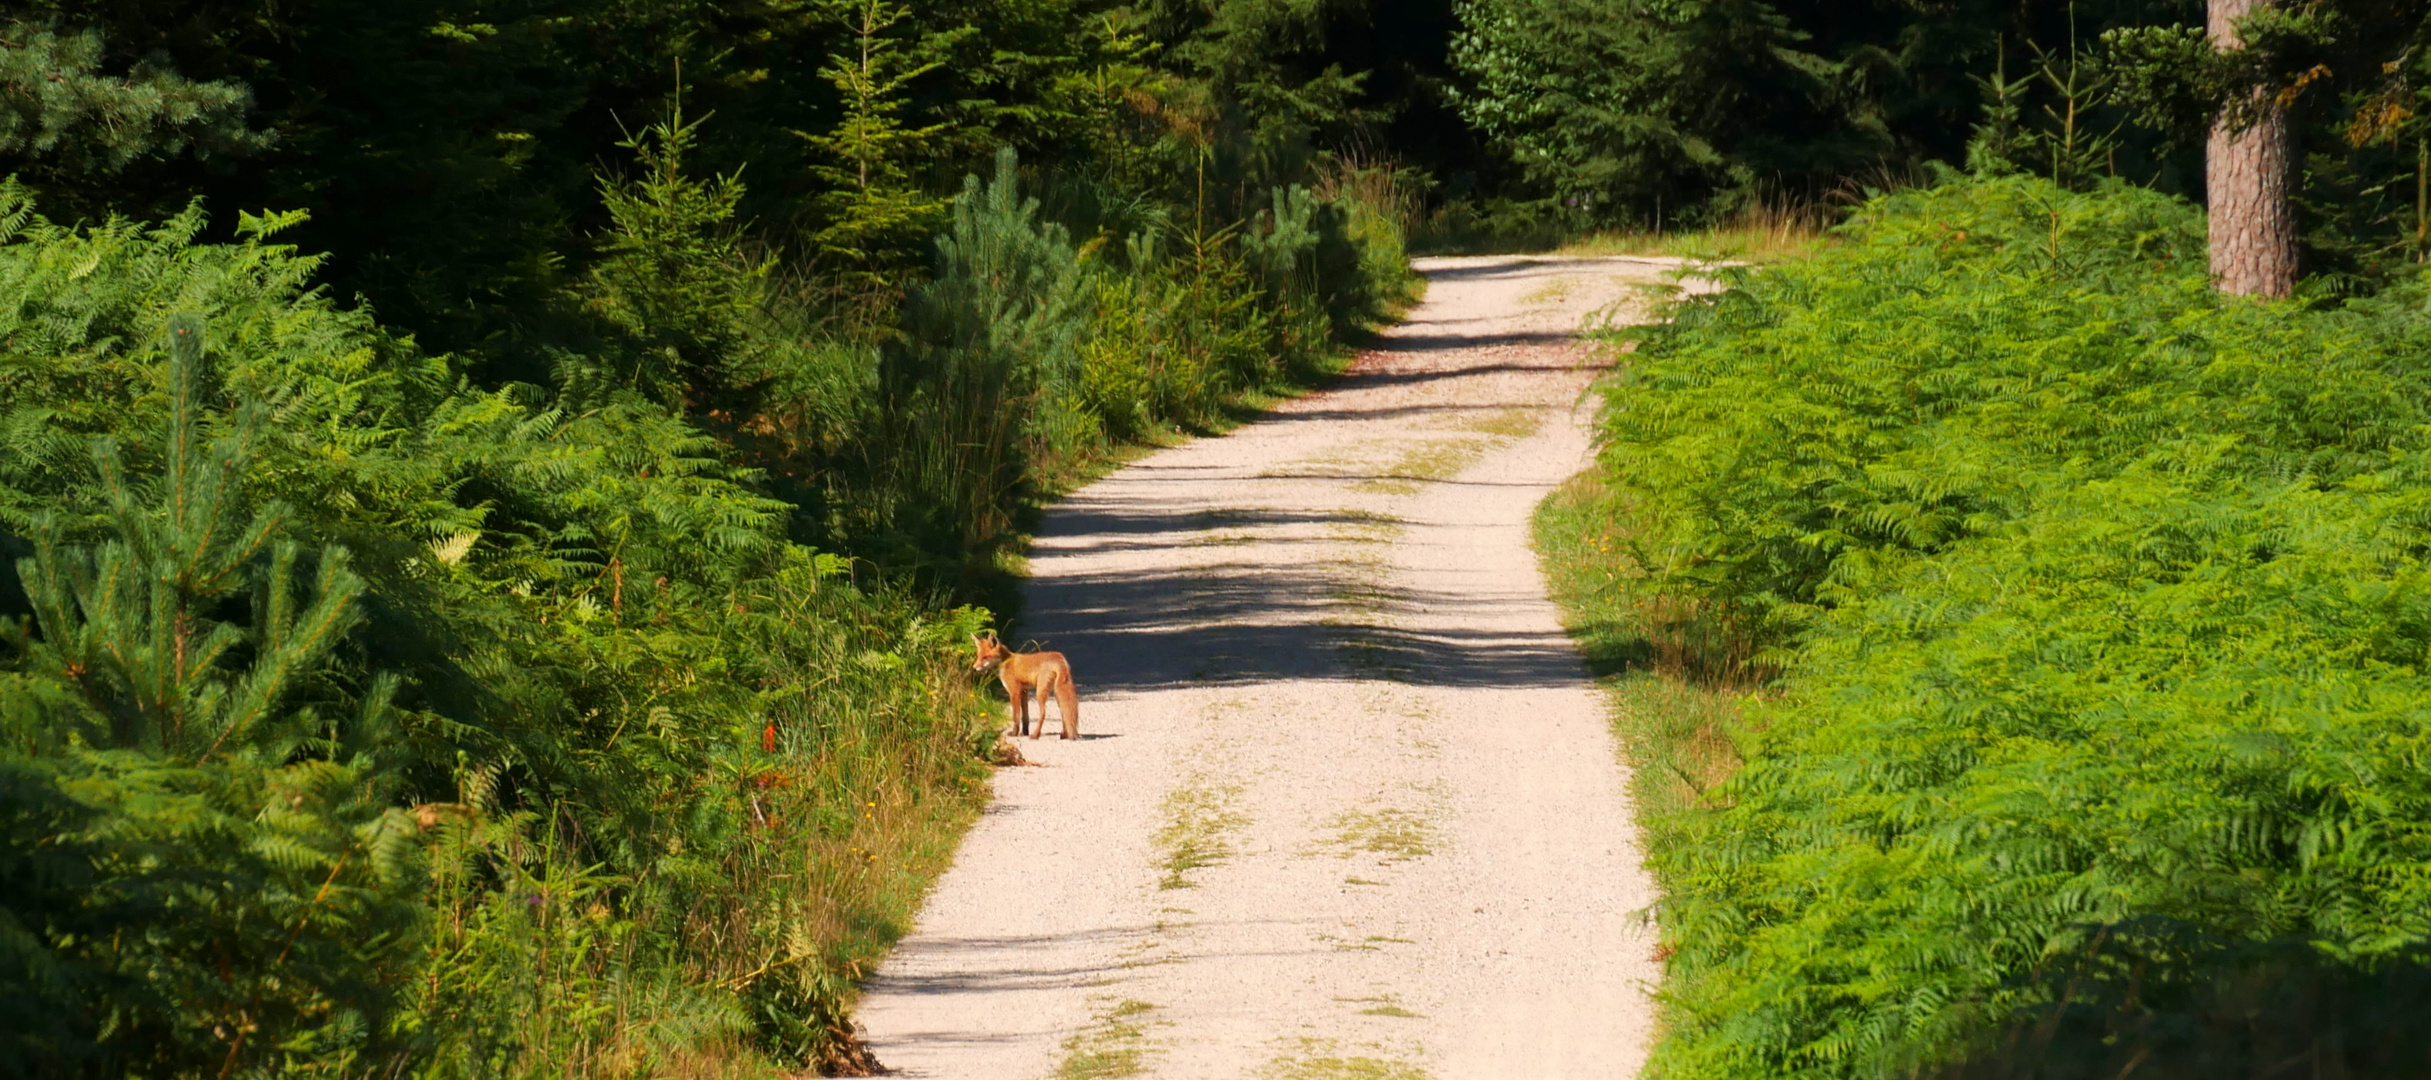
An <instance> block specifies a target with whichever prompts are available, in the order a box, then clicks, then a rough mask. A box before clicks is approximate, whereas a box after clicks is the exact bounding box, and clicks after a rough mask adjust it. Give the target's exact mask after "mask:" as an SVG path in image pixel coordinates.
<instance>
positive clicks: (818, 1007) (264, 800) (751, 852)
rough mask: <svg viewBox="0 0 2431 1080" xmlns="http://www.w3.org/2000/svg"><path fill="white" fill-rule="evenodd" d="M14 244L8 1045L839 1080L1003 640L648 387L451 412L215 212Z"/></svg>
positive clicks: (295, 263)
mask: <svg viewBox="0 0 2431 1080" xmlns="http://www.w3.org/2000/svg"><path fill="white" fill-rule="evenodd" d="M0 220H4V221H6V222H7V223H8V229H9V231H8V233H7V238H8V242H6V243H4V244H0V280H6V281H8V282H9V283H10V284H11V289H10V291H9V292H8V293H7V296H8V297H9V306H8V307H6V308H4V309H0V342H5V346H4V347H0V354H4V355H5V356H6V357H7V360H6V364H7V367H6V368H5V377H0V431H5V432H6V433H7V436H6V437H7V438H8V439H9V440H11V443H12V445H14V446H21V447H25V448H27V452H25V453H10V454H7V455H0V461H5V463H6V465H5V471H4V472H0V509H5V510H6V512H7V517H6V518H5V519H4V520H5V525H0V529H4V530H5V532H7V533H9V534H15V535H20V536H23V535H30V536H32V537H34V538H35V539H36V540H38V541H39V546H38V548H37V550H36V557H35V558H34V559H32V560H28V561H26V562H25V564H24V565H23V567H22V568H21V569H20V570H19V572H18V573H17V574H15V575H12V580H13V581H14V582H15V583H16V584H17V585H18V586H19V588H18V589H13V590H10V591H8V592H0V599H5V600H7V601H8V602H9V603H10V604H11V606H12V608H14V607H16V606H17V605H18V604H21V603H23V604H26V608H25V609H23V613H24V614H30V615H34V616H36V618H35V619H34V621H33V622H32V623H31V624H30V625H29V626H28V627H27V629H26V630H25V632H24V633H21V634H19V635H17V636H16V637H14V638H13V639H12V640H11V642H10V643H8V644H7V645H6V646H5V647H0V664H4V665H5V666H6V667H5V672H6V673H5V674H4V675H0V679H5V681H6V687H7V690H6V698H5V701H4V702H0V717H5V723H6V730H7V731H8V732H9V735H8V742H7V751H6V752H7V753H8V754H9V755H11V756H10V757H9V758H8V759H7V762H6V767H7V768H8V769H9V771H10V775H11V777H12V778H13V779H12V781H11V783H10V785H9V788H8V791H9V798H10V799H11V800H12V801H11V809H10V815H9V830H8V833H7V835H8V836H9V837H10V840H9V843H10V844H11V845H12V846H11V847H9V848H8V849H7V853H6V854H5V855H0V858H6V859H8V860H10V865H11V866H12V867H23V868H24V870H25V874H24V876H23V877H17V876H12V879H11V880H12V881H18V880H23V881H26V882H28V883H29V884H28V886H27V887H26V888H25V889H23V890H13V891H12V893H11V895H10V897H9V898H8V902H7V905H6V910H7V912H8V915H9V917H10V918H11V919H14V920H15V922H14V923H12V924H10V925H11V926H12V927H14V928H21V929H22V931H23V932H22V933H12V934H10V935H9V942H10V944H9V947H8V956H9V957H10V960H9V963H10V964H11V965H13V966H11V967H10V968H9V974H8V976H7V977H8V978H10V979H12V980H15V981H13V982H12V984H11V985H12V986H21V987H24V988H26V993H27V994H28V995H29V997H28V998H27V1000H28V1005H27V1007H26V1008H24V1009H22V1010H13V1011H12V1013H11V1016H10V1017H9V1020H8V1027H7V1028H6V1032H7V1037H8V1038H9V1039H10V1040H12V1045H18V1046H24V1047H28V1048H29V1050H28V1052H29V1053H30V1052H40V1053H44V1054H50V1055H54V1056H58V1057H61V1058H62V1059H63V1060H64V1059H78V1060H81V1059H85V1058H90V1057H92V1056H93V1055H100V1056H99V1057H97V1058H93V1060H95V1061H97V1062H99V1064H97V1065H95V1066H94V1067H95V1068H98V1069H100V1070H102V1071H104V1072H124V1071H127V1070H135V1071H161V1070H173V1069H176V1068H188V1067H190V1068H191V1069H193V1070H197V1071H200V1070H214V1071H215V1070H217V1069H218V1068H219V1067H220V1063H221V1062H223V1061H227V1060H237V1061H239V1063H240V1064H243V1065H245V1066H246V1067H247V1068H262V1069H268V1068H272V1067H275V1066H277V1065H278V1064H279V1063H282V1062H284V1063H287V1064H289V1065H294V1066H298V1067H301V1066H303V1065H305V1064H318V1065H322V1066H330V1067H347V1068H360V1069H362V1070H364V1071H375V1070H378V1071H384V1070H388V1069H391V1068H407V1067H414V1068H420V1067H424V1066H427V1067H428V1068H430V1069H431V1070H434V1071H436V1072H437V1073H440V1074H445V1075H455V1074H460V1073H480V1074H490V1073H512V1074H517V1075H550V1076H561V1075H569V1074H575V1073H582V1074H592V1073H600V1074H605V1073H624V1072H627V1071H629V1070H632V1069H636V1068H649V1067H653V1066H650V1065H649V1064H648V1063H650V1062H653V1061H658V1062H666V1061H671V1060H675V1058H677V1057H684V1056H686V1055H689V1056H690V1057H691V1058H698V1057H699V1056H700V1055H702V1054H710V1053H725V1054H728V1055H730V1056H736V1057H738V1058H750V1057H752V1056H754V1055H769V1054H773V1055H776V1057H777V1058H778V1059H779V1060H785V1061H794V1062H799V1061H802V1060H805V1059H808V1060H814V1061H815V1060H817V1059H818V1058H820V1057H821V1056H823V1055H827V1054H830V1053H833V1052H835V1049H836V1047H838V1046H839V1045H841V1043H840V1041H839V1040H840V1037H841V1035H842V1033H843V1031H844V1029H843V1028H842V1027H841V1026H840V1024H839V1021H838V1018H839V1017H840V1016H841V1015H842V1012H841V1010H842V1008H843V1002H844V1000H845V995H846V994H847V993H848V992H849V987H850V982H851V978H852V973H853V972H855V971H857V970H858V965H862V964H866V963H867V962H868V960H869V959H870V957H872V956H873V955H874V954H875V953H876V952H877V951H879V950H881V949H882V948H883V947H884V946H885V945H886V944H887V943H888V942H889V941H891V940H892V937H893V935H895V934H897V933H900V932H901V930H902V928H903V927H904V925H906V922H907V920H908V918H909V914H910V911H911V909H912V905H913V904H914V903H915V902H916V900H917V897H918V893H919V888H920V886H921V883H922V882H924V881H925V880H926V877H927V875H928V874H930V873H932V872H933V871H934V868H935V867H936V866H937V865H939V860H940V859H941V858H942V857H943V854H944V851H943V842H942V838H943V837H946V836H950V835H951V832H952V830H953V829H954V828H956V827H957V824H958V822H960V821H961V820H963V819H964V817H965V815H967V813H968V812H969V808H970V806H971V798H972V795H973V794H974V791H975V788H974V785H973V783H972V781H973V779H974V776H973V773H974V771H975V770H976V769H978V768H979V766H978V765H977V756H976V753H975V750H974V745H975V743H976V742H977V741H978V739H979V738H980V737H981V736H980V732H979V727H980V725H981V724H983V723H984V721H983V720H982V719H981V718H982V717H984V716H986V715H988V714H987V713H986V712H985V710H984V709H983V708H982V707H981V706H979V704H978V703H977V702H975V701H974V700H973V699H972V698H971V697H970V696H969V694H968V692H967V689H965V688H966V687H967V683H965V682H963V681H961V680H960V679H959V678H958V676H957V675H956V674H955V672H954V665H955V658H954V650H955V649H956V648H957V646H958V644H959V641H960V638H961V636H962V635H963V634H965V633H967V632H969V631H970V630H972V629H974V628H975V627H976V625H977V622H978V620H979V619H980V618H981V617H982V616H981V615H980V614H979V613H975V612H969V611H961V612H953V613H940V612H936V611H934V610H933V609H928V608H924V607H922V606H920V605H917V604H914V603H912V602H910V601H909V600H908V599H906V598H903V597H900V596H894V595H891V594H888V593H885V592H883V591H880V592H872V591H865V590H863V589H859V588H856V587H854V586H853V585H852V584H850V583H849V582H847V581H846V580H844V577H843V575H844V574H845V571H846V563H845V561H844V560H842V559H840V558H838V557H836V556H832V555H824V554H814V553H812V552H810V551H808V550H806V549H802V548H798V547H794V546H792V545H790V544H787V543H786V542H785V541H784V540H783V539H782V537H781V535H779V533H778V532H777V529H778V528H779V526H780V524H781V522H782V521H783V519H784V511H785V510H786V507H785V506H784V504H781V503H776V502H774V501H772V500H768V499H765V498H761V497H758V496H754V495H752V494H750V493H748V492H747V491H746V490H745V489H744V488H743V487H742V486H741V485H740V483H739V482H740V481H745V480H748V479H749V477H748V476H747V475H745V474H742V473H739V472H737V471H736V470H734V469H732V468H731V467H729V466H727V465H724V464H723V463H722V462H721V461H720V460H719V457H718V455H719V453H720V450H721V448H720V447H719V445H718V444H717V443H716V442H715V440H712V439H710V438H708V437H706V436H704V435H702V434H700V433H699V432H698V431H696V430H693V429H691V428H689V427H687V426H685V425H684V424H683V423H681V422H680V421H678V420H677V419H675V418H674V417H673V416H671V415H670V414H669V413H668V412H667V411H666V410H665V409H664V408H663V407H661V406H659V405H656V404H654V403H652V402H649V401H647V400H645V399H642V398H641V397H639V396H638V395H635V394H633V393H631V392H629V391H627V392H617V391H613V390H601V389H598V388H596V387H594V388H588V389H584V390H583V391H582V392H581V393H580V394H574V393H568V394H566V395H563V396H562V397H561V400H560V403H559V404H558V405H556V406H554V407H543V405H542V404H541V403H538V402H533V401H531V400H530V395H529V394H528V393H526V392H520V391H519V392H513V393H484V392H480V391H476V390H473V389H471V388H470V387H468V386H466V385H465V384H464V383H463V382H462V381H461V377H460V376H459V375H458V374H457V373H456V372H455V371H454V370H453V369H452V368H451V366H450V365H449V363H448V362H447V361H446V360H445V359H444V358H434V357H427V356H423V355H421V354H420V353H419V352H417V351H416V350H415V349H414V347H413V345H412V343H411V342H408V341H403V340H400V339H397V338H395V337H392V336H390V335H388V334H386V333H385V332H384V331H382V330H381V329H380V328H379V327H378V326H376V325H375V324H374V323H373V322H372V320H371V319H370V318H369V317H368V316H366V315H365V314H363V313H361V312H359V311H346V310H343V309H340V308H338V307H336V306H335V305H334V304H332V303H331V302H330V301H329V300H328V299H327V298H326V297H325V296H323V295H321V294H319V293H318V292H315V291H312V290H310V289H309V288H308V285H307V283H308V280H309V276H310V274H311V272H312V270H313V267H314V265H315V261H314V260H311V259H304V258H299V257H297V256H295V255H294V254H293V253H292V252H291V251H289V250H288V249H286V248H283V247H280V246H276V245H272V244H269V243H266V242H265V239H266V238H267V237H268V236H269V235H271V234H273V233H275V232H276V231H277V230H278V229H279V228H280V227H282V226H284V225H289V224H292V223H293V221H292V218H285V219H279V218H271V219H247V221H246V224H245V225H244V226H243V228H244V237H243V238H242V239H241V240H240V241H239V242H237V243H234V244H225V245H207V244H197V243H195V242H194V236H195V234H196V233H197V232H198V231H199V230H200V229H201V227H202V218H201V215H200V213H199V212H189V213H188V214H187V215H185V216H184V217H182V218H180V219H177V220H175V221H172V222H168V223H164V224H162V225H160V226H150V227H147V226H141V225H137V224H134V223H129V222H123V221H113V222H108V223H104V224H102V225H98V226H94V227H92V228H89V229H71V228H66V227H61V226H57V225H53V224H50V223H48V222H45V221H43V220H42V219H41V218H39V217H36V216H34V215H33V214H32V213H31V210H30V208H29V207H28V205H27V204H26V203H25V201H24V199H23V197H22V195H21V194H19V193H17V192H15V191H13V190H12V191H11V192H9V197H8V199H7V200H6V202H5V204H4V205H0ZM184 311H192V312H195V313H197V314H198V315H200V316H202V317H203V318H205V319H207V320H208V325H209V326H210V328H211V335H210V338H211V340H210V346H209V348H210V353H211V355H212V364H211V366H212V369H213V370H214V372H215V373H216V379H215V383H216V387H215V388H214V389H212V390H211V391H210V392H209V393H207V394H200V395H197V394H195V393H191V392H189V391H190V389H191V387H192V385H193V383H192V382H191V378H192V376H190V374H188V373H190V372H192V371H194V370H196V369H194V368H187V367H180V366H178V364H177V363H176V362H175V360H174V358H175V356H176V355H177V351H176V350H172V349H170V348H168V346H169V345H170V344H171V343H172V342H178V341H185V340H189V339H187V338H183V337H178V336H176V335H174V334H164V333H163V329H162V328H163V327H164V326H169V325H172V322H171V318H170V316H171V315H173V314H176V313H179V312H184ZM164 387H165V388H166V389H164ZM230 403H233V405H231V404H230ZM164 431H165V432H168V433H169V434H168V435H167V436H166V437H163V436H162V435H161V434H159V433H160V432H164ZM207 433H215V434H214V435H213V437H211V438H205V437H204V434H207ZM88 436H101V437H104V438H106V439H107V440H108V445H109V446H111V447H114V449H110V450H106V451H105V452H103V453H101V454H100V455H99V456H98V457H95V456H93V455H90V454H87V455H81V460H80V455H77V454H75V453H73V452H72V451H73V449H74V448H75V447H77V446H79V445H81V444H83V443H84V442H85V441H86V437H88ZM152 476H160V477H162V478H163V479H160V480H158V481H157V482H155V481H152V480H149V479H145V478H147V477H152ZM147 492H150V493H153V494H146V493H147ZM260 492H276V493H278V494H279V495H280V496H282V498H281V499H280V500H279V501H277V502H275V503H274V502H270V501H265V500H259V499H257V498H255V497H254V493H260ZM154 506H158V507H162V508H163V509H160V510H151V509H149V508H150V507H154ZM12 543H13V541H12ZM173 543H174V546H172V544H173ZM341 545H342V548H341ZM163 553H168V554H163ZM349 553H351V554H349ZM172 556H173V557H172ZM18 596H22V597H26V598H27V600H26V601H19V600H15V599H12V598H13V597H18ZM14 614H15V612H12V616H13V615H14ZM164 635H166V636H165V638H164ZM164 642H165V644H164ZM180 642H183V643H184V647H183V648H180V647H179V643H180ZM164 680H166V681H164ZM383 730H388V731H391V732H393V734H389V735H382V731H383ZM102 740H112V741H108V742H103V741H102ZM19 780H22V781H23V782H19ZM409 809H410V813H409ZM417 834H418V835H419V836H420V837H421V838H422V842H420V843H416V842H415V841H414V839H413V838H414V837H415V836H416V835H417ZM400 848H401V849H402V851H400V850H399V849H400ZM424 882H427V885H426V886H425V885H424V884H423V883H424ZM788 883H791V884H788ZM804 883H807V885H805V884H804ZM37 884H38V885H39V887H37ZM804 888H807V889H809V891H808V892H803V891H801V890H802V889H804ZM406 897H410V898H411V899H410V900H408V899H401V898H406ZM806 905H807V909H806V907H805V906H806ZM806 910H807V911H808V914H807V915H806V914H805V912H806ZM812 916H815V917H812ZM291 938H292V941H293V944H292V946H290V944H289V942H290V939H291ZM138 946H140V947H138ZM772 961H782V962H781V963H772ZM223 965H225V966H223ZM197 980H199V981H197ZM231 980H233V981H231ZM189 984H192V985H189ZM15 996H16V995H15V994H14V993H13V992H12V997H15ZM113 1033H118V1034H113ZM115 1040H123V1041H115ZM721 1047H722V1048H724V1049H722V1050H721V1049H720V1048H721ZM130 1048H132V1049H130ZM139 1051H140V1053H138V1052H139ZM154 1053H156V1054H157V1055H160V1056H158V1057H156V1058H146V1057H141V1056H140V1055H141V1054H154ZM172 1058H174V1061H172V1060H171V1059H172ZM148 1061H159V1062H162V1063H164V1064H162V1065H161V1066H160V1069H154V1068H153V1066H152V1065H147V1064H144V1062H148ZM177 1062H186V1063H189V1064H188V1065H178V1064H176V1063H177ZM350 1062H351V1063H353V1064H351V1065H350V1064H349V1063H350Z"/></svg>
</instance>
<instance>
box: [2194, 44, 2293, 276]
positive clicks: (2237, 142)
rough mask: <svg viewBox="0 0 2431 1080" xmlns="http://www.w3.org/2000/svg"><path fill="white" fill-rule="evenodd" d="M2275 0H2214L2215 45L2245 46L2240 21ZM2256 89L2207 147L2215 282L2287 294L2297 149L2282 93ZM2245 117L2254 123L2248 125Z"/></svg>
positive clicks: (2223, 120) (2218, 123)
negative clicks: (2248, 106)
mask: <svg viewBox="0 0 2431 1080" xmlns="http://www.w3.org/2000/svg"><path fill="white" fill-rule="evenodd" d="M2269 2H2270V0H2210V2H2209V4H2208V10H2207V14H2208V18H2207V19H2206V26H2205V29H2206V30H2207V31H2209V33H2210V35H2211V40H2212V44H2213V45H2214V47H2216V48H2219V49H2223V50H2227V49H2234V48H2236V47H2238V45H2239V44H2241V43H2240V42H2239V41H2238V38H2237V27H2236V20H2238V19H2240V18H2243V17H2244V16H2245V15H2246V14H2247V13H2249V12H2252V11H2254V10H2255V9H2257V8H2260V7H2262V6H2263V5H2265V4H2267V3H2269ZM2253 94H2254V100H2253V102H2252V104H2253V106H2254V108H2253V109H2252V110H2250V111H2247V110H2229V111H2228V112H2227V113H2224V114H2223V115H2222V116H2221V117H2220V119H2218V120H2215V121H2213V122H2212V131H2211V138H2210V139H2209V140H2208V141H2207V142H2206V143H2205V144H2204V148H2203V168H2204V201H2205V202H2206V203H2208V204H2209V209H2210V212H2211V270H2212V281H2213V283H2214V284H2215V285H2216V286H2217V287H2218V288H2219V290H2220V291H2221V292H2224V293H2227V294H2229V295H2231V296H2270V297H2284V296H2287V295H2288V294H2290V293H2292V292H2294V291H2295V290H2296V214H2295V209H2294V207H2292V206H2291V205H2290V204H2289V202H2288V180H2289V177H2290V176H2291V174H2292V168H2291V166H2292V165H2293V157H2294V154H2293V149H2294V148H2293V147H2292V146H2291V145H2290V140H2289V133H2288V118H2287V110H2286V109H2285V108H2283V107H2282V106H2281V105H2280V104H2279V101H2278V97H2277V95H2276V94H2274V93H2272V92H2271V91H2270V90H2269V89H2268V88H2260V89H2256V90H2254V91H2253ZM2240 114H2242V115H2240ZM2241 119H2242V120H2246V121H2249V123H2248V124H2247V125H2246V126H2244V127H2243V128H2242V129H2240V128H2239V126H2238V124H2237V121H2238V120H2241Z"/></svg>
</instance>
